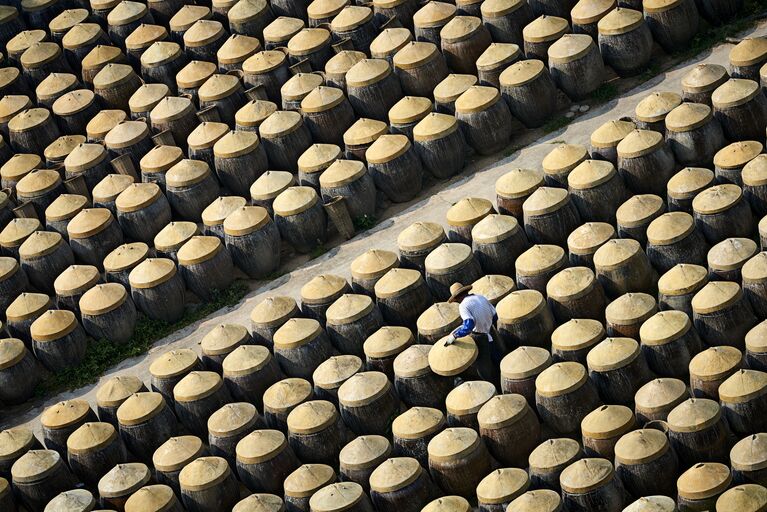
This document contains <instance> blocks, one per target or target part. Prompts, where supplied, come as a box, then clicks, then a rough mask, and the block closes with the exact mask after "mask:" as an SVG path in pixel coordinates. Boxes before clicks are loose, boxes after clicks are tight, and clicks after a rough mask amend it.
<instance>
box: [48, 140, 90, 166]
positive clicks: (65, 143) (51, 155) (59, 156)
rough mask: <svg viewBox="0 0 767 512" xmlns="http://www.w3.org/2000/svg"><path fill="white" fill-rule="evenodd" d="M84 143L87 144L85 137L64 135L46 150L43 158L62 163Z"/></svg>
mask: <svg viewBox="0 0 767 512" xmlns="http://www.w3.org/2000/svg"><path fill="white" fill-rule="evenodd" d="M83 143H85V136H84V135H62V136H61V137H59V138H57V139H56V140H54V141H53V142H51V143H50V144H49V145H48V146H47V147H46V148H45V150H44V151H43V156H45V159H46V160H48V161H51V162H54V161H55V162H62V161H64V160H65V159H66V157H67V156H68V155H69V154H70V153H71V152H72V150H73V149H74V148H76V147H77V146H78V145H80V144H83Z"/></svg>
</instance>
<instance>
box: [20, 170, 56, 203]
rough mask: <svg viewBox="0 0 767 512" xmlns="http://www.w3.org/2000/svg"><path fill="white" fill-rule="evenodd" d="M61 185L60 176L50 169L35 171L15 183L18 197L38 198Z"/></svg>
mask: <svg viewBox="0 0 767 512" xmlns="http://www.w3.org/2000/svg"><path fill="white" fill-rule="evenodd" d="M60 184H61V176H60V175H59V173H58V172H57V171H54V170H52V169H35V170H33V171H32V172H30V173H29V174H27V175H26V176H24V177H23V178H21V179H20V180H19V181H18V183H16V195H17V196H19V197H39V196H41V195H44V194H45V193H47V192H50V191H51V190H54V189H55V188H56V187H58V186H59V185H60Z"/></svg>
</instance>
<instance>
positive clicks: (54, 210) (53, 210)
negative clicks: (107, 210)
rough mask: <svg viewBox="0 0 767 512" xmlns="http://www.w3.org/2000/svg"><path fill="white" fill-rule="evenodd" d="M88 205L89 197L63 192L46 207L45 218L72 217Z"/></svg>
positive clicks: (56, 219) (49, 219) (52, 219)
mask: <svg viewBox="0 0 767 512" xmlns="http://www.w3.org/2000/svg"><path fill="white" fill-rule="evenodd" d="M87 205H88V198H87V197H85V196H81V195H77V194H61V195H60V196H59V197H57V198H56V199H54V201H53V202H52V203H51V204H50V205H49V206H48V208H46V209H45V220H46V221H47V222H50V221H60V220H66V219H71V218H72V217H74V216H75V215H77V214H78V213H79V212H80V211H81V210H82V209H83V208H85V207H86V206H87Z"/></svg>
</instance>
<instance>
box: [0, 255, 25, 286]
mask: <svg viewBox="0 0 767 512" xmlns="http://www.w3.org/2000/svg"><path fill="white" fill-rule="evenodd" d="M20 268H21V267H20V266H19V262H18V261H16V260H15V259H14V258H11V257H10V256H0V282H2V281H5V280H6V279H8V278H9V277H12V276H14V275H15V274H16V272H18V271H19V269H20Z"/></svg>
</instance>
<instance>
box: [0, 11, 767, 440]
mask: <svg viewBox="0 0 767 512" xmlns="http://www.w3.org/2000/svg"><path fill="white" fill-rule="evenodd" d="M765 34H767V22H762V23H760V24H759V25H758V26H757V27H756V28H754V29H753V30H750V31H748V32H747V33H746V34H743V37H745V36H764V35H765ZM731 47H732V45H731V44H721V45H719V46H717V47H715V48H713V49H712V50H709V51H706V52H703V53H702V54H700V55H698V56H696V57H695V58H693V59H691V60H689V61H687V62H684V63H682V64H681V65H679V66H677V67H675V68H674V69H672V70H670V71H667V72H664V73H661V74H660V75H658V76H656V77H654V78H653V79H651V80H650V81H648V82H645V83H644V84H642V85H641V86H639V87H637V88H636V89H633V90H631V91H629V92H628V93H625V94H623V95H622V96H621V97H620V98H619V99H615V100H612V101H610V102H609V103H608V104H605V105H602V106H600V107H597V108H593V109H592V110H591V111H590V112H588V113H586V114H585V115H582V116H581V117H578V118H577V119H576V120H575V121H574V122H572V123H571V124H570V125H568V126H567V127H566V128H564V129H562V130H559V131H557V132H554V133H550V134H548V135H547V136H545V137H543V138H541V139H539V140H537V141H535V142H534V143H532V144H530V145H528V146H526V147H524V148H522V149H521V150H519V151H516V152H514V153H513V154H511V155H510V156H508V157H505V158H502V159H501V160H499V161H495V162H490V161H487V160H484V161H482V162H478V166H477V167H478V168H477V169H476V170H474V171H473V172H471V170H469V172H467V173H465V174H463V175H462V176H461V177H459V178H457V179H454V180H453V181H452V182H450V183H447V184H444V185H441V186H438V187H436V188H437V189H438V191H437V192H436V193H433V194H432V195H431V196H430V197H426V198H423V199H421V200H418V201H416V202H414V203H413V204H412V205H410V206H409V207H407V208H406V209H405V210H403V211H400V212H398V213H396V214H394V215H393V216H391V217H389V218H387V219H385V220H384V221H382V222H381V223H380V224H379V225H377V226H376V227H375V228H373V229H372V230H370V231H367V232H365V233H362V234H360V235H358V236H356V237H355V238H353V239H352V240H349V241H348V242H346V243H344V244H342V245H340V246H339V247H336V248H334V249H332V250H331V251H329V252H328V253H326V254H324V255H323V256H322V257H320V258H317V259H315V260H311V261H309V262H308V263H306V264H304V265H303V266H301V267H299V268H297V269H295V270H293V271H292V272H290V273H288V274H286V275H284V276H282V277H281V278H279V279H277V280H275V281H272V282H270V283H266V284H264V285H263V286H261V287H259V288H257V289H255V290H253V291H251V292H250V293H249V294H248V296H247V297H246V298H245V299H244V300H243V301H242V302H241V303H240V304H238V305H237V306H235V307H233V308H229V309H226V310H220V311H218V312H216V313H215V314H213V315H211V316H210V317H208V318H207V319H205V320H203V321H201V322H198V323H196V324H193V325H191V326H189V327H187V328H184V329H182V330H180V331H178V332H176V333H174V334H173V335H171V336H168V337H167V338H165V339H162V340H160V341H159V342H157V343H156V344H155V346H154V347H153V348H152V350H151V351H150V352H149V354H146V355H144V356H141V357H136V358H133V359H129V360H126V361H123V362H122V363H121V364H120V365H119V366H117V367H116V368H113V369H112V370H110V371H109V372H108V373H107V374H105V375H104V376H103V377H102V378H101V381H100V382H99V383H97V384H94V385H92V386H87V387H84V388H81V389H78V390H75V391H72V392H66V393H61V394H59V395H58V396H56V397H52V398H50V399H48V400H46V401H45V402H40V401H38V402H33V403H32V405H31V406H30V405H28V404H27V405H24V406H20V407H17V408H15V409H13V410H0V428H7V427H10V426H15V425H20V424H25V423H26V424H28V426H29V427H30V428H32V429H33V430H34V431H36V432H39V430H40V425H39V421H38V417H39V415H40V414H41V413H42V411H43V409H44V408H45V407H47V406H49V405H51V404H53V403H56V402H58V401H61V400H68V399H72V398H84V399H86V400H88V401H89V402H91V403H92V405H93V407H94V409H95V401H96V398H95V395H96V389H97V388H98V386H99V385H100V384H101V382H103V381H104V380H106V379H109V378H110V377H113V376H115V375H121V374H133V375H136V376H138V377H139V378H141V379H142V380H143V381H144V382H146V383H147V385H148V383H149V365H150V363H151V361H152V360H153V359H154V358H155V357H156V356H158V355H159V354H162V353H164V352H166V351H168V350H171V349H175V348H184V347H195V348H196V350H197V351H198V352H199V347H197V346H198V344H199V342H200V340H201V339H202V337H203V336H204V335H205V334H206V333H207V332H208V331H209V330H210V329H211V328H213V327H214V326H215V325H217V324H219V323H222V322H227V323H240V324H242V325H246V326H249V325H250V311H251V310H252V309H253V307H255V306H256V304H258V303H259V302H261V301H262V300H263V299H264V298H265V297H267V296H269V295H288V296H292V297H294V298H296V300H297V301H298V298H299V297H300V290H301V287H302V286H303V285H304V284H305V283H306V282H307V281H309V280H310V279H312V278H313V277H314V276H316V275H318V274H337V275H340V276H344V277H346V278H347V279H350V278H351V275H350V271H349V265H350V264H351V262H352V260H354V258H356V257H357V256H358V255H359V254H361V253H363V252H364V251H366V250H368V249H373V248H380V249H387V250H391V251H396V247H397V245H396V241H397V235H398V234H399V233H400V231H402V230H403V229H405V228H406V227H407V226H409V225H410V224H412V223H413V222H416V221H432V222H437V223H440V224H442V225H443V226H446V221H445V214H446V212H447V210H448V209H449V208H450V206H452V205H453V204H454V203H455V202H457V201H458V200H460V199H462V198H464V197H470V196H471V197H484V198H487V199H490V200H492V201H493V202H494V203H495V181H496V180H497V179H498V178H499V177H500V176H502V175H504V174H505V173H507V172H508V171H509V170H511V169H514V168H517V167H523V168H533V169H540V167H541V160H543V157H544V156H546V154H548V152H549V151H551V150H552V149H553V145H554V144H559V143H562V142H569V143H575V144H583V145H585V146H587V147H588V144H589V137H590V134H591V132H592V131H594V130H595V129H596V128H598V127H599V126H600V125H602V124H603V123H605V122H606V121H609V120H613V119H617V118H620V117H623V116H631V115H633V112H634V108H635V107H636V105H637V103H638V102H639V101H640V100H641V99H643V98H644V97H645V96H647V95H648V94H649V93H650V92H653V91H674V92H681V85H680V82H681V79H682V77H683V76H684V75H685V74H686V72H687V71H688V70H689V69H690V67H691V66H694V65H695V64H698V63H702V62H708V63H717V64H721V65H723V66H725V67H728V54H729V51H730V48H731Z"/></svg>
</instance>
